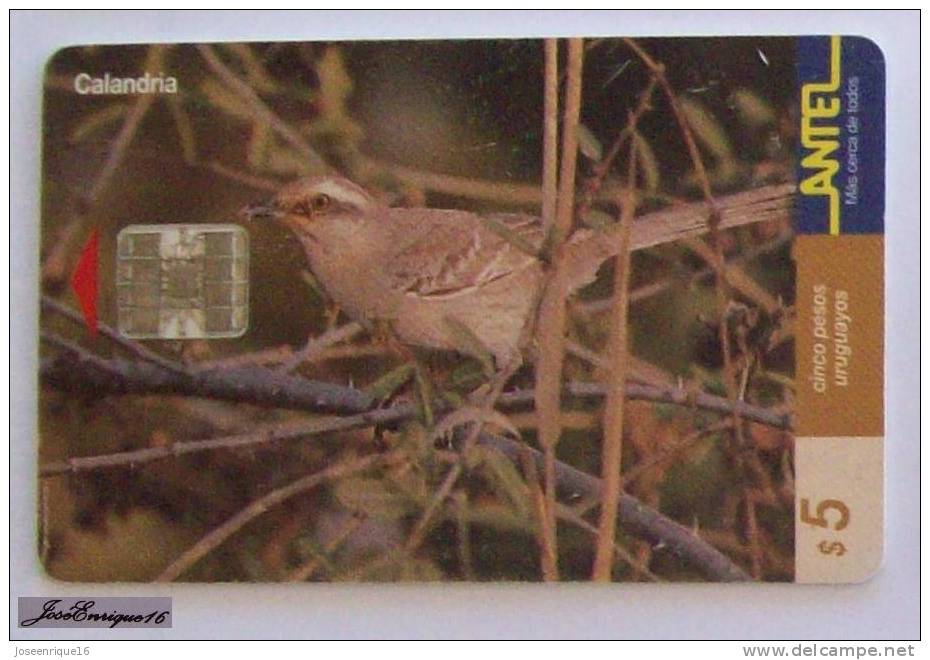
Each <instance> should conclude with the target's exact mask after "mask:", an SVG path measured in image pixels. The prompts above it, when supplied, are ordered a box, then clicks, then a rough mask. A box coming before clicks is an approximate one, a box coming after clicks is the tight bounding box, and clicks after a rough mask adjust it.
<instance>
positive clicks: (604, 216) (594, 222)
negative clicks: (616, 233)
mask: <svg viewBox="0 0 930 660" xmlns="http://www.w3.org/2000/svg"><path fill="white" fill-rule="evenodd" d="M581 221H582V222H583V223H584V224H585V226H587V227H590V228H591V229H607V228H608V227H610V226H611V225H613V224H614V218H613V217H612V216H611V215H610V214H609V213H605V212H604V211H599V210H597V209H589V210H588V212H587V213H585V215H584V217H583V218H582V219H581Z"/></svg>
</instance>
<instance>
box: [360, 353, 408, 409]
mask: <svg viewBox="0 0 930 660" xmlns="http://www.w3.org/2000/svg"><path fill="white" fill-rule="evenodd" d="M413 373H414V366H413V364H411V363H409V362H407V363H405V364H402V365H400V366H399V367H397V368H395V369H392V370H391V371H389V372H387V373H386V374H384V375H383V376H381V378H379V379H378V380H376V381H375V382H373V383H372V384H371V385H369V386H368V387H366V388H365V392H366V393H367V394H370V395H371V396H372V397H374V398H375V399H380V400H383V399H386V398H388V397H389V396H391V395H392V394H394V392H396V391H397V390H398V389H400V387H401V385H403V384H404V383H406V382H407V381H408V380H410V377H411V376H412V375H413Z"/></svg>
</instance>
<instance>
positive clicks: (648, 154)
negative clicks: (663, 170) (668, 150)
mask: <svg viewBox="0 0 930 660" xmlns="http://www.w3.org/2000/svg"><path fill="white" fill-rule="evenodd" d="M633 139H634V140H636V165H637V167H638V168H639V171H640V173H641V174H642V175H643V183H644V184H645V187H646V190H647V191H649V192H655V191H656V190H658V189H659V181H660V179H661V175H660V174H659V172H660V169H659V159H658V158H656V152H655V151H654V150H653V149H652V145H651V144H649V140H647V139H646V138H645V137H643V135H642V134H641V133H640V132H639V131H637V132H636V133H634V134H633Z"/></svg>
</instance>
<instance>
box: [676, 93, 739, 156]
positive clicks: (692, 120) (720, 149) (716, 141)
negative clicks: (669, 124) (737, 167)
mask: <svg viewBox="0 0 930 660" xmlns="http://www.w3.org/2000/svg"><path fill="white" fill-rule="evenodd" d="M679 101H680V105H681V110H682V112H683V113H684V115H685V119H687V120H688V126H690V127H691V131H692V132H693V133H694V137H695V139H696V140H698V142H700V143H701V144H703V145H704V146H705V147H707V149H708V151H710V152H711V153H712V154H713V155H714V157H715V158H717V159H718V160H725V159H729V158H732V152H733V149H732V148H731V147H730V140H729V139H728V138H727V134H726V131H724V130H723V127H722V126H721V125H720V122H718V121H717V119H716V118H715V117H714V115H713V113H711V111H710V110H708V109H707V108H706V107H705V106H704V104H702V103H701V102H700V101H697V100H695V99H693V98H691V97H688V96H683V97H681V98H680V99H679Z"/></svg>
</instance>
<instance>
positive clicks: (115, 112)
mask: <svg viewBox="0 0 930 660" xmlns="http://www.w3.org/2000/svg"><path fill="white" fill-rule="evenodd" d="M128 109H129V106H128V105H126V104H125V103H112V104H110V105H107V106H106V107H104V108H101V109H100V110H97V111H95V112H91V113H88V114H87V115H86V116H84V117H82V118H81V120H80V121H79V122H78V123H77V124H76V125H75V127H74V128H73V129H71V135H69V136H68V141H69V142H81V141H82V140H83V139H84V138H86V137H88V136H90V135H92V134H93V133H96V132H97V131H99V130H100V129H102V128H104V127H106V126H107V125H108V124H112V123H113V122H115V121H117V120H119V119H121V118H122V117H123V115H125V114H126V111H127V110H128Z"/></svg>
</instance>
